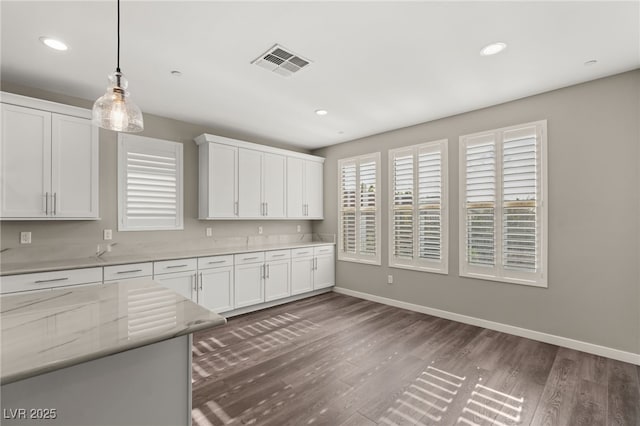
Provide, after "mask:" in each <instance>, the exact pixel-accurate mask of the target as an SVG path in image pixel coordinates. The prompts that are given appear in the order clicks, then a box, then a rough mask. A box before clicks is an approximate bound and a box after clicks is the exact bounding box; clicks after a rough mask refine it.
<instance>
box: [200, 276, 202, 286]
mask: <svg viewBox="0 0 640 426" xmlns="http://www.w3.org/2000/svg"><path fill="white" fill-rule="evenodd" d="M200 290H201V291H202V272H200Z"/></svg>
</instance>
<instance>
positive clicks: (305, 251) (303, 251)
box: [291, 247, 313, 258]
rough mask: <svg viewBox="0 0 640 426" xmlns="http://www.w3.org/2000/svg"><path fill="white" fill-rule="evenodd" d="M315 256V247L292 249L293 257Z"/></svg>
mask: <svg viewBox="0 0 640 426" xmlns="http://www.w3.org/2000/svg"><path fill="white" fill-rule="evenodd" d="M311 256H313V247H300V248H296V249H291V257H293V258H295V257H311Z"/></svg>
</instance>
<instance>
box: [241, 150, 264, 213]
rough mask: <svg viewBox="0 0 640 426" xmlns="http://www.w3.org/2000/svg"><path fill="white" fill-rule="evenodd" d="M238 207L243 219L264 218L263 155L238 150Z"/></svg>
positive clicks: (251, 151)
mask: <svg viewBox="0 0 640 426" xmlns="http://www.w3.org/2000/svg"><path fill="white" fill-rule="evenodd" d="M238 202H239V203H240V205H239V206H238V211H239V216H240V217H241V218H251V217H255V218H257V217H262V212H263V209H262V153H260V152H258V151H253V150H251V149H242V148H239V149H238Z"/></svg>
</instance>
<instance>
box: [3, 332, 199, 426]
mask: <svg viewBox="0 0 640 426" xmlns="http://www.w3.org/2000/svg"><path fill="white" fill-rule="evenodd" d="M191 339H192V338H191V334H189V335H183V336H179V337H175V338H173V339H169V340H165V341H162V342H158V343H153V344H151V345H148V346H142V347H139V348H136V349H131V350H127V351H125V352H121V353H118V354H114V355H109V356H106V357H104V358H99V359H96V360H92V361H87V362H84V363H81V364H77V365H74V366H71V367H67V368H63V369H60V370H56V371H53V372H50V373H45V374H41V375H38V376H34V377H30V378H27V379H24V380H19V381H17V382H13V383H9V384H7V385H3V386H2V394H1V397H2V404H1V405H2V419H1V421H0V423H1V424H2V425H3V426H10V425H21V426H22V425H40V426H42V425H64V426H89V425H95V426H98V425H100V426H120V425H123V426H124V425H127V426H131V425H136V426H142V425H153V426H160V425H167V426H177V425H190V424H191V409H190V407H191ZM47 415H48V417H49V419H45V418H43V417H45V416H47ZM54 416H55V418H51V417H54Z"/></svg>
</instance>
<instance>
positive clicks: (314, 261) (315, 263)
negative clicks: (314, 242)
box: [313, 257, 318, 271]
mask: <svg viewBox="0 0 640 426" xmlns="http://www.w3.org/2000/svg"><path fill="white" fill-rule="evenodd" d="M313 264H314V265H315V266H314V268H313V269H315V270H316V271H317V270H318V258H317V257H314V258H313Z"/></svg>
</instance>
